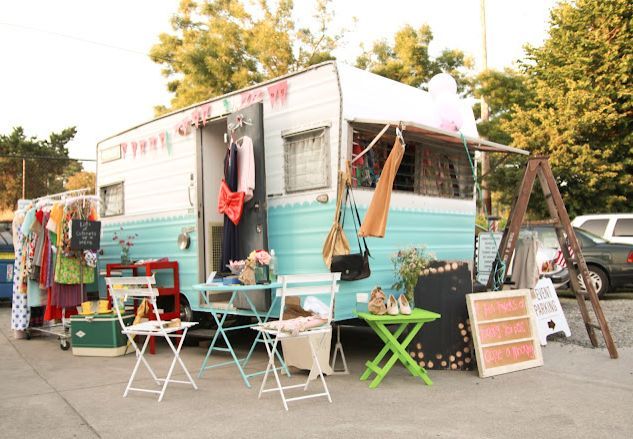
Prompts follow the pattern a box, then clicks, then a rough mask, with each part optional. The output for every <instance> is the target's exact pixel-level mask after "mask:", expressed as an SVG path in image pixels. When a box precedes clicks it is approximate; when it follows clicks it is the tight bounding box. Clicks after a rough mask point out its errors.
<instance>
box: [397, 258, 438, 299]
mask: <svg viewBox="0 0 633 439" xmlns="http://www.w3.org/2000/svg"><path fill="white" fill-rule="evenodd" d="M433 260H435V256H434V255H432V254H430V253H427V252H426V247H424V246H419V247H408V248H404V249H402V250H400V251H398V253H396V254H395V255H393V257H392V258H391V261H392V262H393V268H394V276H395V283H394V284H393V285H392V286H391V287H392V288H395V289H396V290H398V291H400V290H402V289H404V291H405V294H406V296H407V299H408V300H410V301H411V300H413V293H414V290H415V286H416V284H417V283H418V277H419V276H420V273H421V272H422V270H424V269H425V268H426V267H428V265H429V263H430V262H431V261H433Z"/></svg>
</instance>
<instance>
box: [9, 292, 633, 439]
mask: <svg viewBox="0 0 633 439" xmlns="http://www.w3.org/2000/svg"><path fill="white" fill-rule="evenodd" d="M616 300H619V299H616ZM608 301H609V300H607V302H608ZM631 302H632V303H633V301H631ZM9 319H10V309H8V308H6V307H4V308H0V437H2V438H17V437H27V438H47V439H51V438H73V437H79V438H93V437H98V438H128V437H134V438H180V437H182V438H185V437H186V438H196V437H200V438H225V437H226V438H241V437H258V438H269V437H270V438H298V437H301V438H322V437H328V438H363V439H366V438H373V437H380V438H392V437H393V438H395V437H403V436H406V437H415V438H431V437H433V438H437V437H442V438H465V437H468V438H507V437H521V438H543V437H548V438H549V437H555V438H609V439H613V438H630V437H633V418H632V417H631V407H633V348H631V347H620V348H619V354H620V358H619V359H617V360H612V359H610V358H609V355H608V353H607V351H606V350H605V349H602V348H595V349H593V348H587V347H584V346H580V345H577V344H574V343H561V342H557V341H549V342H548V345H547V346H546V347H544V348H543V356H544V362H545V364H544V366H542V367H539V368H534V369H529V370H524V371H520V372H514V373H510V374H506V375H499V376H496V377H494V378H485V379H481V378H479V377H478V375H477V373H476V372H475V371H473V372H451V371H430V372H429V375H430V377H431V379H432V380H433V382H434V384H433V386H425V385H424V384H423V383H422V382H421V381H420V380H419V379H416V378H413V377H412V376H410V375H409V373H408V372H407V371H406V370H405V369H404V367H402V366H400V365H399V364H397V365H396V366H394V368H393V369H392V370H391V372H390V373H389V375H388V376H387V377H386V378H385V380H384V381H383V382H382V383H381V385H380V386H379V387H378V388H377V389H373V390H370V389H369V388H368V387H367V383H366V382H361V381H360V380H359V377H360V375H361V373H362V371H363V368H364V367H363V365H364V362H365V361H367V360H369V359H372V358H373V357H374V356H375V355H376V353H377V352H378V350H379V349H380V348H381V347H382V345H381V343H380V341H379V340H378V338H377V337H376V336H375V335H374V334H373V333H372V332H371V330H369V329H368V328H347V327H344V328H343V330H342V341H343V345H344V348H345V353H346V356H347V360H348V364H349V367H350V374H349V375H334V376H330V377H328V378H327V383H328V386H329V387H330V391H331V393H332V400H333V402H332V404H329V403H328V402H327V400H326V399H325V398H318V399H312V400H304V401H297V402H295V403H291V405H290V411H289V412H285V411H284V409H283V406H282V404H281V400H280V398H279V397H278V395H276V394H273V393H269V394H266V395H264V396H263V397H262V399H258V398H257V390H256V389H257V388H258V387H259V384H260V383H261V378H254V379H253V389H248V388H246V387H245V386H244V384H243V383H242V380H241V378H240V376H239V374H238V372H237V370H236V369H235V367H232V366H227V367H222V368H218V369H213V370H211V371H207V372H206V374H205V375H204V376H203V377H202V378H200V379H198V378H197V371H198V369H199V367H200V365H201V363H202V360H203V356H204V354H205V352H206V345H207V344H208V342H201V343H200V346H189V347H185V348H184V349H183V352H182V357H183V360H184V362H185V364H186V365H187V367H188V368H189V370H190V371H191V372H192V373H193V374H194V378H195V379H196V382H197V384H198V386H199V389H198V390H193V389H192V388H191V387H187V386H183V385H178V384H174V385H171V386H170V387H169V388H168V390H167V393H166V395H165V399H164V400H163V401H162V402H161V403H158V402H157V401H156V398H155V397H154V396H153V395H150V394H142V393H131V394H130V395H129V396H128V397H127V398H123V397H122V393H123V390H124V388H125V384H126V382H127V380H128V378H129V375H130V373H131V371H132V367H133V364H134V361H135V359H134V356H133V355H128V356H126V357H115V358H99V357H78V356H73V355H72V353H71V351H62V350H60V349H59V343H58V342H57V341H56V340H54V339H52V338H50V337H35V338H33V339H31V340H15V339H14V338H13V336H12V333H11V331H10V330H9V329H8V328H9ZM570 323H571V321H570ZM572 325H573V323H572ZM251 337H252V333H250V332H249V331H243V332H237V333H236V334H235V337H234V341H235V345H236V346H237V347H238V349H239V350H240V351H241V352H242V353H244V351H245V350H246V349H247V348H248V346H249V345H250V343H249V342H250V339H251ZM578 337H579V338H582V337H585V338H586V337H587V335H586V333H584V334H582V333H579V334H578ZM617 337H619V336H618V335H615V338H616V339H617ZM169 353H170V351H169V350H168V347H167V346H166V345H163V344H159V345H158V353H157V355H155V356H151V357H149V360H150V361H151V362H152V364H153V365H155V366H156V367H157V369H158V372H163V373H164V372H165V371H166V370H167V367H168V364H169V361H170V359H171V358H170V355H169ZM265 364H266V355H265V352H264V350H263V348H262V349H260V350H258V351H257V352H256V354H255V357H254V359H253V360H252V361H251V364H250V366H249V369H250V370H256V369H263V368H264V366H265ZM140 376H141V378H142V380H141V381H140V382H139V383H138V384H139V385H141V386H149V385H151V381H150V380H148V379H147V378H148V375H147V374H146V373H144V374H141V375H140ZM177 376H178V377H179V378H180V379H182V377H183V376H184V374H182V373H181V372H180V371H178V373H177ZM304 379H305V374H304V373H302V372H295V373H293V376H292V378H289V379H287V380H288V381H287V382H289V383H291V384H294V383H298V382H301V381H302V380H304ZM310 389H314V390H317V391H318V390H320V387H319V384H311V386H310ZM299 391H300V390H299Z"/></svg>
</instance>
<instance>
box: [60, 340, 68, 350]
mask: <svg viewBox="0 0 633 439" xmlns="http://www.w3.org/2000/svg"><path fill="white" fill-rule="evenodd" d="M59 348H60V349H61V350H62V351H67V350H68V349H70V343H69V342H68V339H67V338H66V337H61V338H60V339H59Z"/></svg>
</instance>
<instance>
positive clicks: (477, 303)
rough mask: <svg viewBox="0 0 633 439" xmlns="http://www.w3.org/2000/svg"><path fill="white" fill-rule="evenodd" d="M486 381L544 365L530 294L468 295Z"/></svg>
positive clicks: (481, 372) (500, 292)
mask: <svg viewBox="0 0 633 439" xmlns="http://www.w3.org/2000/svg"><path fill="white" fill-rule="evenodd" d="M466 299H467V302H466V303H467V305H468V314H469V315H470V323H471V329H472V334H473V343H474V345H475V352H476V357H477V368H478V370H479V376H480V377H482V378H485V377H489V376H493V375H499V374H502V373H508V372H514V371H517V370H522V369H528V368H530V367H537V366H542V365H543V356H542V354H541V346H540V344H539V343H538V333H537V330H536V319H535V316H534V308H533V306H532V302H531V296H530V290H527V289H525V290H510V291H498V292H493V293H477V294H467V295H466Z"/></svg>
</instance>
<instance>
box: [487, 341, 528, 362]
mask: <svg viewBox="0 0 633 439" xmlns="http://www.w3.org/2000/svg"><path fill="white" fill-rule="evenodd" d="M482 351H483V359H484V364H485V365H486V367H499V366H506V365H508V364H514V363H521V362H524V361H529V360H534V359H536V354H535V352H534V342H533V341H532V340H528V341H522V342H519V343H512V344H505V345H502V346H488V347H484V348H483V349H482Z"/></svg>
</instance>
